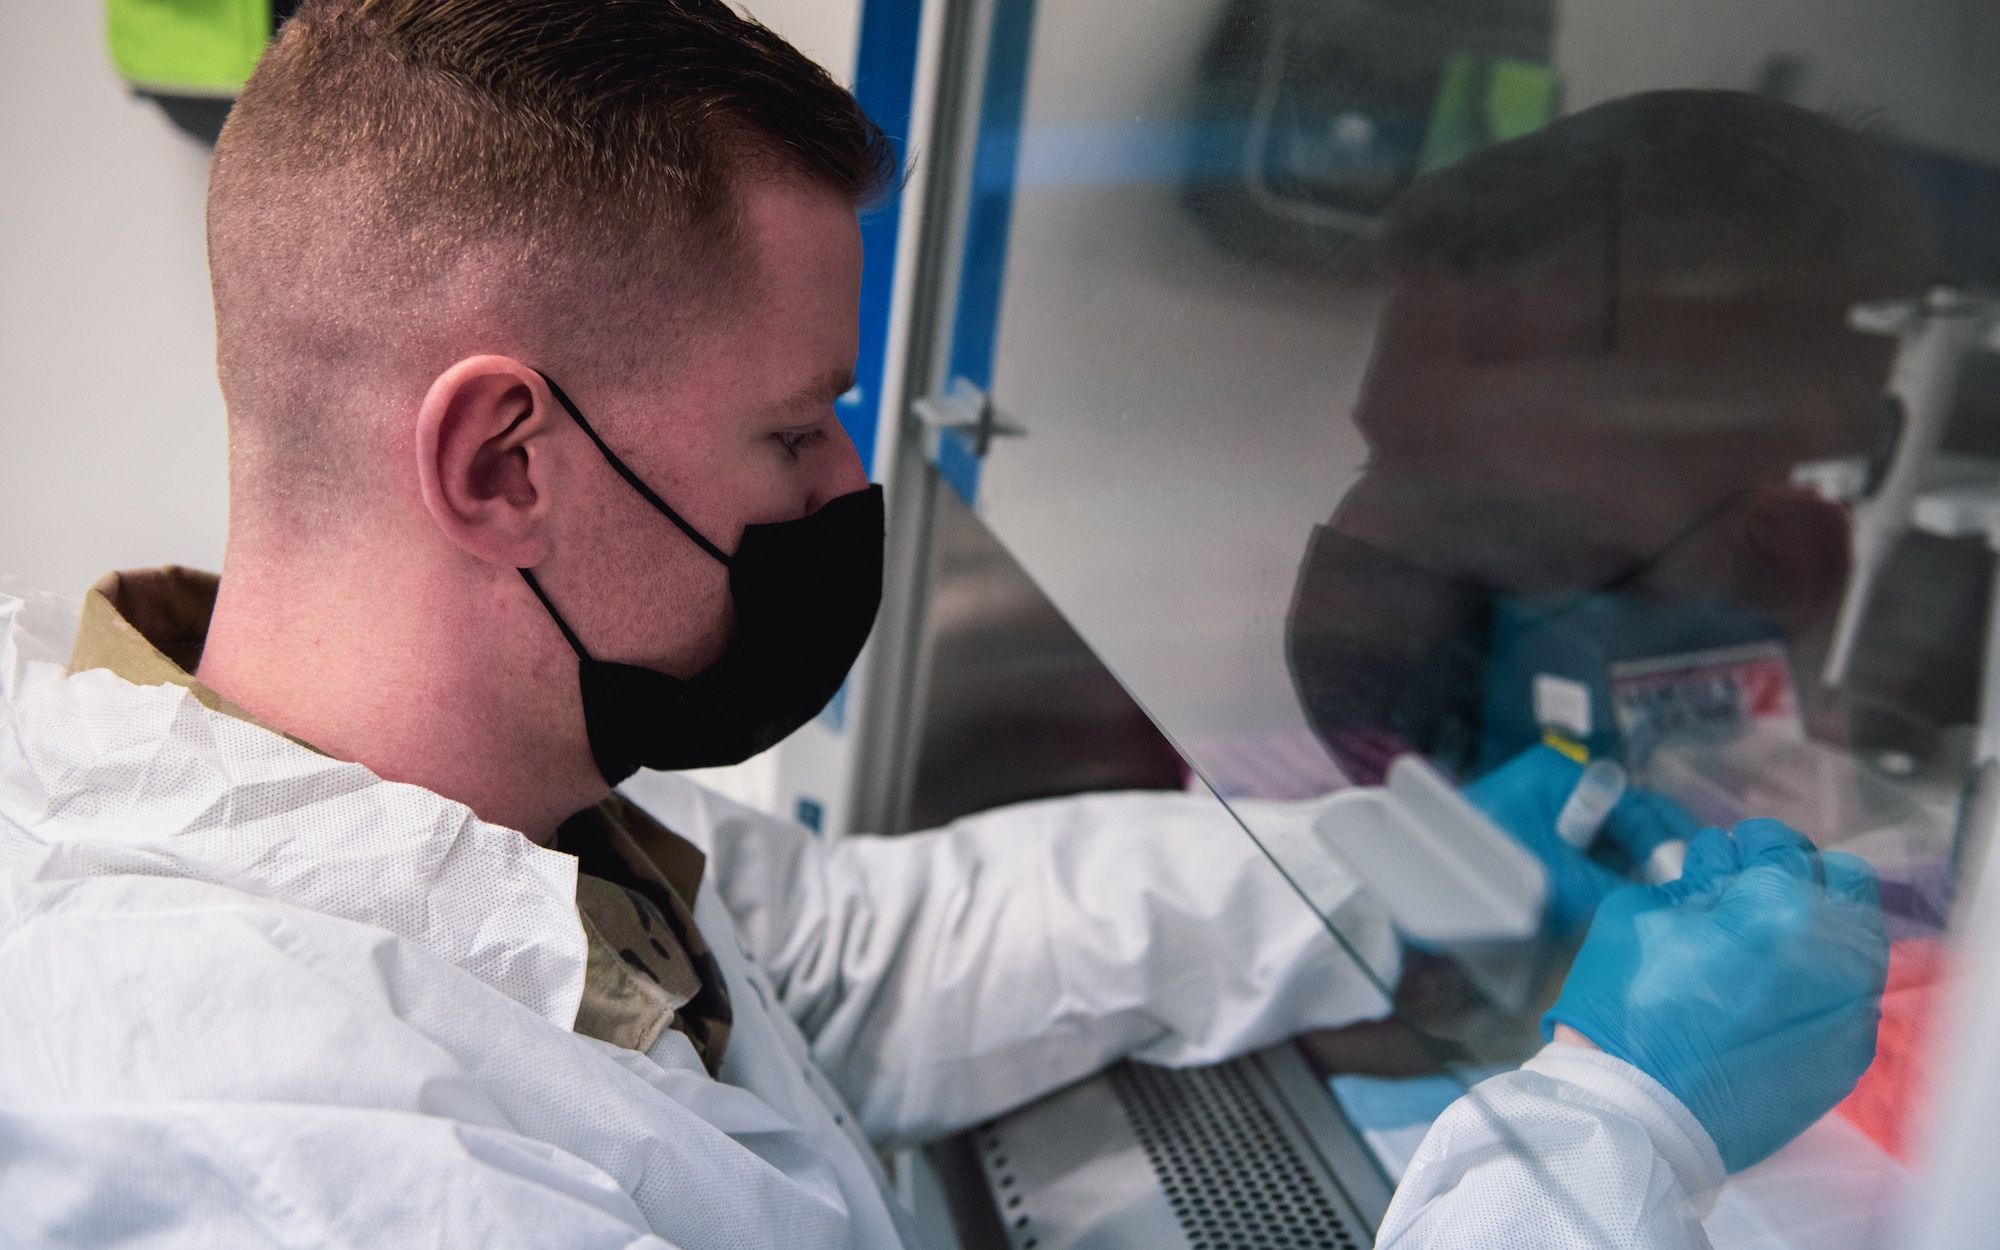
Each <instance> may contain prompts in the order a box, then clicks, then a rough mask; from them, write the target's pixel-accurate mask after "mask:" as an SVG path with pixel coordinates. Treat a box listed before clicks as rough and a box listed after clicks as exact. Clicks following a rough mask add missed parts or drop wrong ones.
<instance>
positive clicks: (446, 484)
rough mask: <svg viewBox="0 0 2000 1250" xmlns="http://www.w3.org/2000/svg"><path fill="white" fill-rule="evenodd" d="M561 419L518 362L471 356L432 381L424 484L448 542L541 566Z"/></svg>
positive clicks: (424, 431)
mask: <svg viewBox="0 0 2000 1250" xmlns="http://www.w3.org/2000/svg"><path fill="white" fill-rule="evenodd" d="M554 414H555V401H554V399H553V398H552V397H551V396H550V395H549V391H548V385H547V384H546V383H545V382H543V380H542V378H541V376H540V375H539V374H537V373H536V372H535V371H534V370H533V369H531V368H529V367H528V366H526V365H524V364H522V363H521V362H520V361H518V360H514V359H512V358H511V357H507V356H470V357H467V358H466V359H464V360H461V361H459V362H458V363H457V364H454V365H453V366H451V368H449V369H446V370H445V371H444V372H443V373H441V374H439V375H438V377H437V380H436V381H434V382H432V383H431V388H430V391H429V392H428V393H427V394H426V395H425V396H424V401H423V405H422V406H421V407H420V408H419V409H418V411H417V424H416V438H415V444H416V456H417V478H418V481H419V482H420V483H421V484H422V487H423V496H424V506H425V508H426V509H427V510H428V511H429V512H430V515H431V519H432V520H433V521H434V522H436V524H437V527H438V528H439V529H440V530H442V531H443V532H444V534H445V536H446V537H447V538H449V539H451V541H452V542H454V543H456V544H457V545H458V546H460V547H462V548H464V549H465V550H466V551H467V552H469V553H470V554H472V555H473V556H475V557H477V558H478V559H481V560H484V561H487V562H488V563H492V564H501V565H505V566H507V567H509V568H527V567H531V566H533V565H535V564H538V563H540V562H541V561H542V559H543V558H544V557H545V556H546V555H547V554H548V545H549V539H548V534H547V531H546V518H547V515H548V500H549V476H550V474H549V467H550V454H549V451H550V449H549V441H548V437H547V436H548V434H549V432H550V430H551V427H552V426H553V424H554Z"/></svg>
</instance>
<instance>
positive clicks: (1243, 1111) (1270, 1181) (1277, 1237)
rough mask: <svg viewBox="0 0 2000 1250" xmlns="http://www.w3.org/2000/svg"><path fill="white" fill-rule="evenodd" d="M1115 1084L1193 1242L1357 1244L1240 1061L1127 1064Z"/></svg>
mask: <svg viewBox="0 0 2000 1250" xmlns="http://www.w3.org/2000/svg"><path fill="white" fill-rule="evenodd" d="M1111 1082H1112V1087H1113V1088H1114V1089H1116V1090H1117V1092H1118V1098H1119V1101H1121V1102H1123V1103H1124V1104H1125V1110H1126V1112H1127V1114H1128V1115H1130V1116H1131V1119H1132V1128H1133V1131H1134V1132H1135V1133H1136V1134H1137V1135H1138V1138H1139V1143H1140V1144H1141V1145H1142V1146H1144V1147H1145V1149H1146V1157H1147V1158H1148V1159H1150V1160H1151V1161H1152V1164H1153V1170H1154V1171H1155V1172H1157V1173H1158V1174H1159V1177H1160V1184H1161V1185H1162V1186H1163V1187H1164V1188H1165V1189H1166V1191H1167V1199H1168V1201H1170V1202H1171V1203H1172V1204H1173V1208H1174V1215H1175V1216H1176V1217H1177V1218H1178V1219H1179V1220H1180V1224H1181V1228H1182V1230H1183V1231H1184V1232H1185V1233H1186V1234H1187V1239H1188V1241H1189V1243H1190V1244H1192V1245H1193V1247H1194V1250H1239V1248H1240V1247H1258V1248H1260V1250H1262V1248H1265V1247H1268V1248H1269V1250H1358V1247H1359V1245H1360V1244H1361V1243H1360V1241H1359V1239H1357V1238H1356V1237H1355V1235H1354V1233H1353V1231H1352V1230H1351V1229H1350V1228H1349V1226H1348V1224H1347V1223H1346V1221H1345V1220H1343V1219H1342V1218H1341V1216H1340V1214H1339V1209H1338V1208H1337V1207H1336V1205H1335V1203H1334V1201H1333V1200H1332V1199H1331V1198H1330V1197H1329V1196H1328V1194H1327V1192H1326V1190H1325V1189H1324V1187H1323V1186H1324V1185H1325V1182H1324V1180H1323V1179H1322V1178H1321V1177H1320V1176H1319V1175H1318V1173H1317V1172H1316V1171H1315V1169H1313V1168H1312V1167H1310V1166H1308V1164H1307V1163H1306V1162H1305V1160H1304V1159H1302V1158H1301V1157H1300V1155H1299V1150H1298V1148H1297V1147H1296V1146H1294V1145H1293V1143H1292V1140H1291V1138H1289V1137H1288V1136H1286V1135H1285V1133H1284V1132H1283V1131H1282V1130H1281V1129H1280V1128H1279V1126H1278V1122H1277V1120H1276V1119H1275V1118H1274V1117H1273V1116H1272V1114H1271V1112H1270V1111H1269V1110H1267V1109H1266V1108H1265V1106H1264V1104H1263V1103H1262V1102H1261V1101H1259V1100H1258V1098H1257V1096H1256V1094H1255V1093H1254V1091H1253V1090H1252V1088H1251V1085H1250V1077H1249V1075H1248V1074H1247V1073H1246V1072H1245V1071H1244V1069H1243V1064H1242V1062H1241V1061H1239V1062H1237V1063H1227V1064H1221V1065H1219V1066H1216V1067H1212V1068H1188V1069H1179V1070H1173V1069H1166V1068H1152V1067H1145V1066H1143V1065H1139V1064H1132V1063H1125V1064H1120V1065H1119V1066H1118V1067H1116V1068H1113V1069H1112V1070H1111Z"/></svg>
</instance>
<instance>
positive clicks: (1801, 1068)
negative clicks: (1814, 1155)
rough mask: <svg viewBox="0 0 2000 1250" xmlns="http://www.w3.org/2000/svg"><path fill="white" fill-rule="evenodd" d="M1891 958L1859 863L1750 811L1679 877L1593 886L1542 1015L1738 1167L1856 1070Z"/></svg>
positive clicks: (1702, 846) (1701, 848)
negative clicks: (1614, 1061) (1609, 1060)
mask: <svg viewBox="0 0 2000 1250" xmlns="http://www.w3.org/2000/svg"><path fill="white" fill-rule="evenodd" d="M1888 969H1889V939H1888V935H1887V934H1886V933H1885V932H1884V931H1883V928H1882V908H1881V904H1880V902H1879V901H1878V899H1877V896H1876V889H1875V877H1874V874H1873V873H1872V872H1870V871H1869V869H1868V866H1867V865H1866V864H1864V863H1862V862H1861V861H1860V860H1858V859H1856V858H1854V857H1853V856H1851V855H1841V854H1837V853H1833V854H1825V855H1822V854H1820V853H1818V852H1816V851H1814V850H1813V848H1812V844H1811V843H1809V842H1807V841H1806V840H1805V839H1804V838H1802V837H1800V836H1799V835H1798V834H1797V833H1794V832H1793V831H1792V830H1790V829H1788V828H1786V827H1785V826H1784V825H1782V824H1779V823H1778V822H1777V821H1775V820H1746V821H1744V822H1743V823H1742V824H1740V825H1738V826H1736V837H1735V840H1734V841H1733V842H1732V841H1731V840H1730V837H1729V835H1728V834H1725V833H1723V832H1721V831H1720V830H1717V829H1704V830H1702V831H1701V833H1700V834H1698V835H1697V836H1696V838H1695V840H1694V842H1693V843H1692V844H1691V845H1690V846H1689V848H1688V860H1687V871H1686V873H1685V874H1684V875H1683V876H1682V877H1681V879H1680V880H1678V881H1675V882H1672V883H1670V884H1667V885H1663V886H1630V887H1628V888H1626V889H1622V890H1619V891H1617V892H1616V893H1614V894H1612V895H1611V896H1610V897H1608V898H1606V899H1605V900H1604V904H1603V906H1602V907H1601V908H1599V910H1598V913H1597V920H1596V923H1594V924H1592V925H1591V927H1590V936H1589V937H1587V938H1585V939H1584V943H1583V948H1582V949H1581V950H1580V951H1578V952H1577V957H1576V963H1575V964H1574V965H1573V966H1572V967H1571V968H1570V972H1569V979H1568V981H1567V982H1565V983H1564V985H1563V992H1562V997H1561V998H1559V999H1557V1000H1556V1005H1555V1006H1554V1007H1553V1008H1551V1009H1550V1010H1549V1013H1548V1014H1547V1015H1546V1016H1544V1017H1543V1018H1542V1028H1543V1031H1544V1032H1545V1033H1546V1032H1548V1031H1550V1030H1552V1029H1553V1028H1554V1026H1555V1025H1557V1024H1566V1025H1568V1026H1569V1027H1571V1028H1573V1029H1575V1030H1576V1031H1577V1032H1579V1033H1581V1034H1583V1035H1584V1036H1585V1037H1587V1038H1589V1039H1590V1040H1591V1041H1592V1042H1594V1043H1596V1044H1597V1045H1598V1046H1599V1047H1600V1048H1602V1049H1603V1050H1604V1051H1606V1052H1607V1053H1609V1054H1612V1055H1615V1056H1617V1057H1618V1058H1620V1059H1623V1060H1625V1061H1626V1062H1627V1063H1629V1064H1631V1065H1633V1066H1634V1067H1636V1068H1638V1069H1639V1070H1640V1071H1642V1072H1645V1073H1646V1074H1647V1075H1648V1076H1651V1077H1652V1078H1653V1079H1654V1080H1656V1081H1658V1082H1659V1083H1660V1084H1662V1085H1664V1086H1666V1087H1667V1089H1668V1090H1670V1091H1672V1093H1673V1095H1674V1096H1675V1097H1676V1098H1679V1099H1680V1100H1681V1102H1682V1103H1683V1104H1684V1105H1686V1107H1687V1109H1688V1110H1689V1111H1690V1112H1692V1113H1693V1115H1694V1118H1695V1119H1697V1120H1699V1121H1701V1125H1702V1127H1703V1128H1705V1129H1707V1130H1708V1134H1709V1136H1710V1137H1712V1138H1714V1139H1715V1145H1716V1149H1717V1150H1719V1151H1720V1152H1721V1154H1722V1162H1723V1164H1724V1166H1726V1167H1727V1168H1728V1169H1729V1170H1730V1171H1732V1172H1735V1171H1739V1170H1741V1169H1743V1168H1746V1167H1749V1166H1750V1165H1751V1164H1753V1163H1755V1162H1757V1161H1758V1160H1759V1159H1762V1158H1764V1157H1766V1156H1767V1155H1769V1154H1770V1153H1771V1152H1772V1151H1774V1150H1776V1149H1777V1148H1778V1147H1780V1146H1782V1145H1784V1144H1785V1143H1786V1142H1788V1141H1790V1140H1791V1139H1792V1138H1793V1137H1796V1136H1797V1135H1798V1134H1799V1133H1801V1132H1803V1131H1804V1130H1805V1128H1806V1127H1807V1126H1808V1125H1810V1124H1811V1123H1812V1122H1813V1121H1814V1120H1817V1119H1818V1118H1819V1117H1820V1116H1822V1115H1824V1114H1825V1113H1826V1112H1827V1110H1828V1109H1830V1108H1831V1107H1832V1106H1833V1105H1834V1104H1835V1103H1837V1102H1839V1101H1840V1100H1841V1099H1842V1098H1844V1097H1846V1096H1847V1093H1848V1091H1850V1090H1852V1089H1853V1088H1854V1083H1855V1082H1856V1081H1858V1080H1860V1079H1861V1074H1862V1072H1864V1071H1866V1070H1867V1068H1868V1064H1869V1061H1870V1060H1872V1059H1873V1058H1874V1055H1875V1027H1876V1021H1877V1019H1878V1017H1879V1016H1880V1014H1881V997H1882V985H1883V981H1884V978H1886V977H1887V975H1888Z"/></svg>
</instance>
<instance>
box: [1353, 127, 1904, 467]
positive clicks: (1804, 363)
mask: <svg viewBox="0 0 2000 1250" xmlns="http://www.w3.org/2000/svg"><path fill="white" fill-rule="evenodd" d="M1380 246H1381V254H1382V257H1383V259H1384V261H1385V263H1386V265H1387V267H1388V268H1389V269H1390V270H1391V271H1392V272H1402V273H1413V272H1426V273H1431V274H1443V275H1446V276H1448V277H1451V278H1455V279H1461V280H1464V281H1465V282H1466V283H1467V284H1468V292H1470V291H1471V290H1473V289H1481V290H1497V291H1502V292H1505V291H1509V290H1521V289H1526V288H1527V287H1530V286H1533V285H1534V284H1538V283H1539V284H1547V283H1551V282H1553V283H1555V284H1556V286H1557V287H1560V288H1561V289H1564V290H1566V291H1568V292H1570V293H1571V295H1572V296H1574V297H1577V298H1575V299H1574V305H1573V306H1574V308H1575V309H1576V310H1578V311H1577V312H1576V313H1575V316H1576V317H1577V320H1576V322H1575V323H1574V324H1570V325H1566V326H1564V328H1563V335H1562V337H1561V345H1560V346H1559V347H1557V348H1553V349H1552V348H1549V347H1547V346H1541V347H1532V348H1529V349H1524V350H1532V351H1536V352H1545V351H1549V350H1559V351H1562V352H1563V353H1565V354H1587V355H1590V356H1596V357H1599V358H1601V360H1602V361H1603V362H1604V363H1605V365H1606V366H1607V367H1609V368H1614V369H1617V370H1623V371H1626V374H1627V376H1628V377H1629V379H1630V381H1629V385H1628V387H1627V391H1628V392H1629V393H1630V397H1637V398H1643V396H1644V395H1645V394H1655V395H1674V396H1678V397H1680V399H1681V401H1682V402H1681V403H1680V404H1679V405H1678V406H1673V405H1663V406H1659V407H1650V406H1648V405H1646V404H1643V403H1633V404H1626V405H1622V406H1611V407H1607V408H1606V409H1605V410H1604V411H1603V412H1602V413H1600V414H1599V416H1600V419H1602V420H1606V421H1623V422H1626V423H1627V424H1630V425H1632V426H1633V428H1634V429H1637V428H1639V427H1640V426H1644V425H1648V424H1651V425H1652V426H1653V428H1654V429H1655V432H1657V433H1660V434H1662V435H1671V436H1675V437H1710V436H1722V435H1731V436H1745V437H1758V438H1763V439H1765V440H1766V441H1767V442H1768V443H1769V447H1768V449H1767V450H1768V452H1769V457H1767V458H1775V460H1784V459H1786V458H1787V457H1789V458H1790V459H1791V460H1798V459H1804V458H1809V457H1813V456H1824V455H1836V454H1848V453H1850V452H1852V451H1856V450H1861V449H1864V448H1865V447H1866V445H1867V444H1868V442H1869V440H1870V439H1871V438H1872V436H1873V422H1874V409H1873V408H1872V406H1871V403H1870V401H1869V396H1871V395H1872V394H1873V392H1874V391H1875V390H1877V389H1879V387H1880V386H1881V384H1882V376H1883V368H1884V361H1885V359H1886V353H1887V351H1888V344H1887V343H1886V341H1883V340H1874V341H1873V345H1872V346H1871V344H1870V342H1869V341H1864V340H1862V339H1860V338H1859V336H1857V335H1855V334H1854V333H1852V332H1850V331H1849V330H1848V329H1847V324H1846V318H1847V313H1848V310H1849V308H1850V307H1852V306H1853V305H1854V304H1855V303H1857V302H1859V301H1863V300H1870V299H1883V298H1887V297H1892V296H1901V295H1910V294H1915V293H1918V292H1921V291H1922V290H1923V289H1924V288H1925V287H1926V286H1927V285H1928V284H1929V283H1930V282H1931V281H1933V280H1934V278H1935V275H1936V273H1937V266H1936V262H1935V259H1934V256H1933V253H1932V251H1931V248H1930V244H1929V238H1928V232H1927V230H1926V228H1925V226H1924V223H1923V217H1922V214H1921V212H1920V210H1919V209H1918V207H1917V205H1916V203H1915V201H1914V200H1913V198H1912V197H1911V196H1910V194H1909V192H1908V191H1907V190H1906V188H1905V186H1904V184H1903V182H1902V180H1901V179H1900V178H1899V177H1898V176H1897V174H1896V172H1895V170H1894V168H1893V167H1892V166H1891V165H1890V163H1889V161H1888V160H1887V158H1886V157H1885V156H1884V155H1883V153H1882V152H1881V151H1879V150H1878V149H1877V147H1876V145H1875V144H1874V143H1873V142H1872V141H1871V140H1870V139H1869V138H1868V137H1866V136H1865V135H1862V134H1860V133H1857V132H1856V131H1854V130H1852V129H1849V128H1848V127H1846V126H1843V125H1841V124H1840V123H1838V122H1836V121H1834V120H1832V119H1831V118H1828V117H1825V116H1822V115H1819V114H1816V113H1812V112H1808V111H1807V110H1805V109H1801V108H1797V107H1794V106H1792V105H1788V104H1784V103H1781V102H1779V101H1776V100H1771V99H1767V98H1764V97H1761V96H1756V95H1751V94H1748V93H1746V92H1737V91H1693V90H1683V91H1655V92H1647V93H1644V94H1640V95H1633V96H1626V97H1623V98H1620V99H1616V100H1612V101H1609V102H1607V103H1604V104H1600V105H1597V106H1595V107H1593V108H1589V109H1585V110H1583V111H1581V112H1578V113H1575V114H1571V115H1569V116H1567V117H1563V118H1561V119H1559V120H1557V121H1555V122H1553V123H1551V124H1550V125H1549V126H1548V127H1546V128H1545V129H1543V130H1540V131H1537V132H1536V133H1534V134H1531V135H1527V136H1524V137H1522V138H1519V139H1515V140H1512V141H1510V142H1507V143H1503V144H1498V145H1495V146H1493V147H1490V148H1487V149H1484V150H1482V151H1480V152H1477V153H1474V154H1473V155H1471V156H1469V157H1467V158H1466V159H1465V160H1463V161H1461V162H1459V163H1457V164H1455V165H1452V166H1448V167H1446V168H1445V169H1443V170H1440V171H1438V172H1437V173H1435V174H1433V175H1431V176H1429V177H1427V178H1424V179H1422V180H1420V181H1418V182H1417V183H1416V184H1415V185H1413V186H1412V187H1411V188H1410V190H1409V191H1407V192H1406V193H1405V194H1404V195H1403V196H1402V197H1401V198H1400V199H1399V200H1398V201H1397V202H1396V203H1395V204H1394V205H1392V206H1391V208H1390V210H1389V212H1388V214H1387V215H1386V218H1385V221H1384V228H1383V231H1382V235H1381V240H1380ZM1544 289H1547V288H1546V287H1545V288H1544ZM1525 306H1526V305H1524V304H1521V303H1518V302H1514V301H1512V300H1511V298H1510V297H1505V296H1503V297H1502V298H1499V299H1496V300H1494V301H1493V302H1492V304H1491V307H1492V308H1493V309H1495V310H1498V311H1497V312H1496V313H1494V314H1493V315H1494V317H1495V319H1496V320H1495V321H1494V323H1493V324H1490V325H1484V326H1483V327H1482V329H1481V333H1482V334H1483V335H1486V336H1490V337H1491V339H1492V340H1493V341H1494V344H1495V345H1497V346H1496V347H1495V348H1494V351H1495V354H1496V356H1497V357H1498V358H1506V357H1508V356H1510V355H1513V354H1515V347H1514V346H1513V345H1514V344H1517V343H1530V344H1533V343H1535V342H1537V340H1536V339H1535V338H1534V336H1532V335H1527V334H1523V333H1520V332H1519V331H1518V330H1517V329H1516V328H1513V327H1510V325H1509V324H1508V319H1509V317H1510V316H1512V317H1514V319H1515V323H1514V324H1515V326H1518V324H1519V321H1518V309H1520V308H1522V307H1525ZM1565 315H1568V314H1565ZM1480 346H1481V345H1475V347H1474V349H1475V350H1478V348H1479V347H1480ZM1755 460H1756V457H1754V456H1749V457H1747V458H1746V460H1745V463H1746V464H1747V463H1751V462H1753V461H1755Z"/></svg>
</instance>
